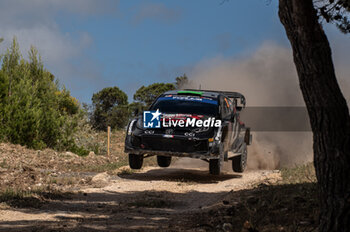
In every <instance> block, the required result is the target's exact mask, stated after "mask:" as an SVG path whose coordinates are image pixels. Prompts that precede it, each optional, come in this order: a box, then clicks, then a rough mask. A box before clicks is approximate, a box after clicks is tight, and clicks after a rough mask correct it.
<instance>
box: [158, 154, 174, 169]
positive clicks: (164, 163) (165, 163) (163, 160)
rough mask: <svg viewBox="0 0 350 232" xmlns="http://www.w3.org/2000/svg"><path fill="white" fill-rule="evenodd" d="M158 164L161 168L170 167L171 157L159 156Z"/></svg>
mask: <svg viewBox="0 0 350 232" xmlns="http://www.w3.org/2000/svg"><path fill="white" fill-rule="evenodd" d="M157 163H158V165H159V167H163V168H166V167H169V166H170V163H171V156H162V155H157Z"/></svg>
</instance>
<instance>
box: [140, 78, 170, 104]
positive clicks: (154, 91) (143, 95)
mask: <svg viewBox="0 0 350 232" xmlns="http://www.w3.org/2000/svg"><path fill="white" fill-rule="evenodd" d="M174 89H175V85H174V84H171V83H154V84H152V85H149V86H142V87H141V88H139V89H138V90H137V91H136V93H135V94H134V100H135V101H138V102H140V103H142V104H143V106H144V107H145V108H148V107H149V106H150V105H151V104H152V102H153V101H154V100H155V99H156V98H157V97H158V96H159V95H160V94H162V93H164V92H166V91H169V90H174Z"/></svg>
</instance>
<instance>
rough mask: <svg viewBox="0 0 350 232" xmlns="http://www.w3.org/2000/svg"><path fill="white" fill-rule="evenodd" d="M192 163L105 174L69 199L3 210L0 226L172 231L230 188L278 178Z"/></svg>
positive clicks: (266, 173)
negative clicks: (216, 173)
mask: <svg viewBox="0 0 350 232" xmlns="http://www.w3.org/2000/svg"><path fill="white" fill-rule="evenodd" d="M204 164H205V163H204ZM201 165H202V164H201ZM189 166H192V167H193V164H190V165H187V164H186V162H185V163H181V162H179V163H177V164H175V165H173V166H171V167H170V168H166V169H162V168H155V167H147V168H144V169H142V170H141V171H138V172H134V173H131V174H120V175H113V176H108V175H106V174H104V175H102V178H101V179H100V181H101V182H105V187H102V188H84V189H80V190H79V191H77V193H75V194H73V195H72V196H71V197H70V198H69V199H62V200H52V201H50V202H48V203H47V204H45V205H43V206H42V207H41V208H40V209H12V208H10V209H3V210H1V211H0V214H1V217H0V218H1V219H0V230H3V231H18V230H21V231H29V230H33V229H38V228H40V230H42V231H49V230H63V231H65V230H67V231H68V230H69V231H80V230H83V231H113V230H121V231H128V230H142V231H147V230H154V229H158V230H164V231H167V230H169V226H174V223H175V224H176V226H175V227H172V228H173V230H174V231H177V230H184V229H186V224H188V223H189V222H188V221H187V220H189V218H190V215H193V214H195V213H198V212H203V211H207V210H210V209H211V208H215V206H217V205H219V204H222V202H223V200H224V199H225V196H226V195H227V194H229V193H230V192H231V191H237V190H242V189H249V188H252V187H254V186H256V185H257V184H259V183H262V182H276V181H278V180H279V179H280V174H279V172H278V171H273V170H248V171H247V172H245V173H243V174H237V173H233V172H230V171H226V172H225V171H224V173H223V174H222V175H220V176H212V175H209V174H208V170H207V168H206V169H204V168H200V167H199V168H190V167H189ZM198 166H200V165H197V167H198ZM224 170H227V168H225V169H224ZM103 178H105V179H103ZM175 228H177V229H175ZM187 229H190V228H187Z"/></svg>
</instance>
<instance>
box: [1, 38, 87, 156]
mask: <svg viewBox="0 0 350 232" xmlns="http://www.w3.org/2000/svg"><path fill="white" fill-rule="evenodd" d="M1 57H2V60H1V61H2V66H1V70H0V139H1V140H2V141H8V142H12V143H15V144H21V145H26V146H28V147H31V148H35V149H43V148H46V147H50V148H54V149H60V150H70V149H73V150H78V151H79V152H80V153H84V152H82V151H81V150H82V149H81V148H79V149H78V148H77V146H76V145H75V142H74V133H75V132H76V130H77V126H78V122H77V121H78V119H79V117H81V115H80V114H81V107H80V105H79V103H78V101H77V100H76V99H74V98H73V97H71V96H70V93H69V91H67V90H66V89H64V88H60V86H59V85H58V81H57V80H55V77H54V76H53V75H52V74H51V73H50V72H49V71H47V70H46V69H44V67H43V64H42V62H41V59H40V56H39V55H38V54H37V51H36V49H35V48H34V47H32V48H31V49H30V51H29V61H27V60H25V59H23V57H22V55H21V54H20V52H19V48H18V44H17V42H16V39H14V40H13V44H12V46H11V47H10V48H9V49H8V50H7V52H6V53H5V54H3V55H2V56H1ZM85 153H86V152H85ZM85 153H84V154H85Z"/></svg>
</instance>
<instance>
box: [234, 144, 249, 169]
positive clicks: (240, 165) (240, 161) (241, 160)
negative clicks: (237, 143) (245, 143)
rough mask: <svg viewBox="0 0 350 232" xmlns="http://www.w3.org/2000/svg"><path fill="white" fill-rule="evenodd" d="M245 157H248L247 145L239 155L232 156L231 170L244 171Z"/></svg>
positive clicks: (245, 165)
mask: <svg viewBox="0 0 350 232" xmlns="http://www.w3.org/2000/svg"><path fill="white" fill-rule="evenodd" d="M247 157H248V151H247V147H245V149H244V151H243V153H242V154H241V155H239V156H235V157H233V158H232V170H233V171H234V172H240V173H242V172H244V170H245V169H246V167H247Z"/></svg>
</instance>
